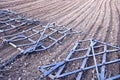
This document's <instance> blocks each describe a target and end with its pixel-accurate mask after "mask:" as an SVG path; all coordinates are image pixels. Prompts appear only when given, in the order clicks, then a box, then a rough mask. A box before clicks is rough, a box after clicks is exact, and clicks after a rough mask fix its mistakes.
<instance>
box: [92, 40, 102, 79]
mask: <svg viewBox="0 0 120 80" xmlns="http://www.w3.org/2000/svg"><path fill="white" fill-rule="evenodd" d="M90 42H91V45H90V47H91V49H92V53H93V59H94V63H95V69H96V72H97V78H98V80H100V76H99V71H98V67H97V60H96V57H95V52H94V47H93V44H94V43H93V41H92V40H91V41H90Z"/></svg>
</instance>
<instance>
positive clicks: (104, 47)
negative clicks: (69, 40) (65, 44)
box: [39, 40, 120, 80]
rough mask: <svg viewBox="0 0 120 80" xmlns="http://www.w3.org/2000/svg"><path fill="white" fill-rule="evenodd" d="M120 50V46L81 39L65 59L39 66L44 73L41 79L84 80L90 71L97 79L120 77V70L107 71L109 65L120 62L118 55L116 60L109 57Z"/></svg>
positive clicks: (106, 79) (104, 79)
mask: <svg viewBox="0 0 120 80" xmlns="http://www.w3.org/2000/svg"><path fill="white" fill-rule="evenodd" d="M119 51H120V48H119V47H116V46H112V45H110V44H107V43H104V42H101V41H98V40H82V41H79V42H77V43H75V45H74V47H73V48H72V49H71V50H70V52H69V54H68V56H67V57H66V59H65V60H64V61H61V62H58V63H54V64H50V65H46V66H41V67H39V70H40V71H41V72H42V73H43V74H42V75H41V76H40V79H42V78H45V77H49V78H50V79H52V80H54V79H60V80H84V78H85V77H87V73H88V72H89V73H90V74H92V77H93V79H95V80H117V79H120V73H119V71H118V72H116V73H115V74H114V73H112V72H111V73H109V71H107V68H108V66H110V67H113V66H117V65H119V64H120V58H118V57H116V58H114V60H108V59H107V58H108V56H110V55H111V54H117V55H119ZM91 60H92V61H91ZM113 64H115V65H113ZM113 68H114V67H113ZM118 68H119V67H118ZM110 74H111V75H110ZM108 75H109V76H108ZM89 79H90V78H89ZM91 79H92V78H91ZM85 80H86V79H85Z"/></svg>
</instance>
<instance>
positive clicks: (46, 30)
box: [0, 11, 79, 68]
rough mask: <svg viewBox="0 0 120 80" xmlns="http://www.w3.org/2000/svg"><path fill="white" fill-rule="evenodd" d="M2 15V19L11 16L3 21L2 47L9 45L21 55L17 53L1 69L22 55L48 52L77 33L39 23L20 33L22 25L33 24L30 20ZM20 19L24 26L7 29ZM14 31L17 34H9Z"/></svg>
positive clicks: (4, 13)
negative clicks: (12, 22)
mask: <svg viewBox="0 0 120 80" xmlns="http://www.w3.org/2000/svg"><path fill="white" fill-rule="evenodd" d="M6 13H7V14H6ZM0 14H2V16H1V17H3V16H4V15H5V16H7V15H9V17H8V18H7V19H9V20H5V19H2V20H1V24H5V26H2V27H3V28H2V29H1V31H0V32H1V33H3V34H4V35H2V37H1V40H0V41H1V46H5V44H8V45H9V46H11V47H13V48H15V49H16V50H17V51H19V53H18V52H17V53H16V54H15V55H14V56H12V57H11V58H10V59H8V60H7V61H4V62H3V63H2V64H1V65H0V68H4V67H5V66H6V65H8V64H10V63H11V62H13V61H14V60H15V59H17V58H18V57H20V56H22V55H26V54H28V53H32V52H40V51H45V50H48V49H50V48H52V47H53V46H54V45H56V44H57V43H59V44H61V43H62V40H63V39H64V38H66V37H67V36H68V35H71V34H74V33H76V32H74V31H73V30H72V29H69V28H66V27H64V26H60V25H56V24H55V23H53V24H50V23H48V25H46V26H43V25H41V24H36V23H40V22H39V21H32V23H34V24H36V26H33V27H31V28H30V27H29V29H22V31H19V29H18V28H19V27H20V28H21V25H24V24H27V25H30V24H31V23H29V21H28V20H23V19H22V21H21V17H20V18H18V17H17V18H10V17H11V16H12V15H15V14H14V13H11V12H8V11H0ZM18 19H20V22H22V24H20V25H19V26H16V25H14V27H10V28H9V29H6V26H7V25H10V26H13V24H11V21H14V22H19V21H18ZM4 20H5V21H4ZM9 22H10V23H9ZM8 23H9V24H8ZM15 24H16V23H15ZM22 28H23V27H22ZM14 29H15V30H17V33H15V32H14V33H9V32H13V30H14ZM8 33H9V34H8ZM78 33H79V32H78ZM1 54H5V53H4V52H3V53H1Z"/></svg>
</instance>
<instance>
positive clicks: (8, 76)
mask: <svg viewBox="0 0 120 80" xmlns="http://www.w3.org/2000/svg"><path fill="white" fill-rule="evenodd" d="M0 9H10V10H12V11H15V12H17V13H19V14H22V15H25V16H26V18H34V19H36V20H39V21H41V23H48V22H57V23H58V24H60V25H65V26H66V27H69V28H73V29H74V30H77V31H82V33H81V35H79V36H78V35H75V36H73V37H72V38H70V39H69V40H67V39H66V40H64V41H63V44H62V45H58V46H56V47H54V48H53V49H52V50H51V51H50V52H42V53H40V54H31V55H26V56H23V57H22V58H19V59H17V60H16V61H15V62H14V63H13V64H11V65H10V66H8V67H6V69H5V70H3V71H1V73H0V79H1V80H36V79H38V77H39V76H40V74H41V73H40V72H39V70H38V66H42V65H46V64H50V63H55V62H58V61H62V60H64V59H65V58H66V56H67V53H68V51H69V50H70V49H71V48H72V47H73V45H74V43H75V42H76V41H78V40H83V39H92V38H94V39H98V40H101V41H104V42H107V43H110V44H113V45H116V46H120V1H119V0H0ZM4 50H5V49H4ZM11 50H12V49H9V48H7V49H6V50H5V51H8V52H9V55H11V52H12V53H14V50H12V51H11ZM10 51H11V52H10ZM115 56H117V57H120V56H119V55H111V57H110V58H111V59H112V58H113V59H114V57H115ZM108 58H109V57H108ZM91 62H92V61H91ZM118 68H119V69H120V65H119V66H118ZM119 69H118V70H119ZM119 72H120V70H119Z"/></svg>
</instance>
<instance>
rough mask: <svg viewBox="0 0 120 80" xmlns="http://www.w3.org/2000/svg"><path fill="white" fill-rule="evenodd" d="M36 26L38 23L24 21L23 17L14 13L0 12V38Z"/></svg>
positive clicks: (31, 20)
mask: <svg viewBox="0 0 120 80" xmlns="http://www.w3.org/2000/svg"><path fill="white" fill-rule="evenodd" d="M38 24H40V22H39V21H36V20H33V19H25V18H24V16H22V15H20V14H17V13H15V12H12V11H9V10H0V37H2V36H7V35H11V34H15V33H18V32H21V31H22V30H26V29H29V28H30V27H33V26H36V25H38ZM31 25H32V26H31Z"/></svg>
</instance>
